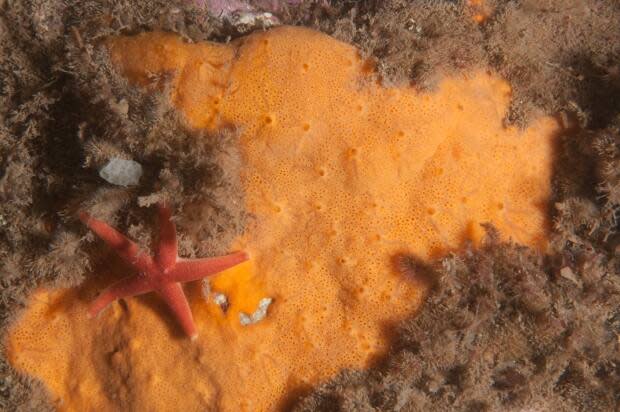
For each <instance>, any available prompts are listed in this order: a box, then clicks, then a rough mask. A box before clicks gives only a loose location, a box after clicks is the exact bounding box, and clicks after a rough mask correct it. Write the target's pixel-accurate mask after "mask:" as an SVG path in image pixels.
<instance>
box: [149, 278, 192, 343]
mask: <svg viewBox="0 0 620 412" xmlns="http://www.w3.org/2000/svg"><path fill="white" fill-rule="evenodd" d="M157 292H158V293H159V295H160V296H161V297H162V298H163V299H164V300H165V301H166V303H167V304H168V306H169V307H170V309H171V310H172V312H173V313H174V316H175V317H176V318H177V320H178V321H179V323H180V324H181V327H182V328H183V331H185V333H186V334H187V336H189V337H190V338H191V339H195V338H196V336H198V332H197V331H196V326H195V325H194V318H193V317H192V311H191V310H190V308H189V304H188V303H187V299H186V298H185V294H184V293H183V288H182V287H181V284H180V283H176V282H173V283H166V284H165V285H162V287H161V288H158V289H157Z"/></svg>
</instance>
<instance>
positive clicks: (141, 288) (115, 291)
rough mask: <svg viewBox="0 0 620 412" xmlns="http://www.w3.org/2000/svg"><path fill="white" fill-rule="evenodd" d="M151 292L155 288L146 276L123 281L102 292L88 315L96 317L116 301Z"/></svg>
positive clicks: (92, 304) (91, 305)
mask: <svg viewBox="0 0 620 412" xmlns="http://www.w3.org/2000/svg"><path fill="white" fill-rule="evenodd" d="M151 290H153V286H152V285H151V283H150V282H149V280H148V279H147V278H146V277H145V276H134V277H131V278H126V279H122V280H120V281H118V282H116V283H115V284H113V285H112V286H110V287H109V288H107V289H106V290H104V291H103V292H101V294H100V295H99V296H98V297H97V299H95V300H94V301H93V303H91V304H90V307H89V308H88V313H89V315H90V316H92V317H95V316H97V315H98V314H99V312H101V311H102V310H103V309H104V308H105V307H106V306H108V305H109V304H110V303H112V302H114V301H115V300H116V299H120V298H126V297H130V296H135V295H141V294H143V293H146V292H150V291H151Z"/></svg>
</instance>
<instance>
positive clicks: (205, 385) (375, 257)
mask: <svg viewBox="0 0 620 412" xmlns="http://www.w3.org/2000/svg"><path fill="white" fill-rule="evenodd" d="M107 45H108V47H109V49H110V52H111V56H112V60H113V62H114V63H115V64H116V65H117V67H119V68H120V70H121V71H122V72H123V73H124V74H125V75H127V76H128V77H129V78H130V80H132V81H135V82H137V83H139V84H146V81H147V78H148V76H149V75H151V74H161V73H169V74H170V76H172V82H173V87H172V90H171V96H170V97H171V99H172V101H173V103H174V105H175V106H176V107H178V109H179V110H180V111H181V112H182V113H183V114H184V116H185V118H186V120H187V123H188V126H189V127H191V128H208V129H215V128H218V127H220V126H222V125H225V124H231V123H232V124H235V125H238V126H239V127H240V130H241V131H242V135H241V139H240V150H241V153H242V156H243V159H244V169H243V171H242V181H243V186H244V188H245V196H246V207H247V210H248V212H249V213H250V214H251V215H252V216H253V218H252V219H251V220H250V221H251V223H250V224H249V226H248V227H247V230H246V232H245V234H244V235H243V236H242V237H241V238H239V239H238V240H237V241H236V242H235V244H233V245H231V250H236V249H244V250H246V251H248V252H249V253H250V255H251V257H252V260H251V262H249V263H246V264H244V265H241V266H240V267H237V268H233V269H231V270H229V271H227V272H226V273H223V274H221V275H218V276H217V277H216V278H214V280H213V281H212V289H213V290H215V291H218V292H222V293H224V294H226V295H227V296H228V297H229V299H230V303H231V307H230V310H229V311H228V313H227V314H226V315H224V314H223V313H222V312H221V311H220V309H219V307H217V306H216V305H215V304H214V303H213V302H212V301H204V299H202V298H201V297H200V295H199V294H198V293H193V294H191V293H190V295H189V300H190V304H191V307H192V311H193V313H194V317H195V319H196V325H197V327H198V329H199V338H198V340H197V341H196V342H194V343H191V342H190V341H189V340H186V339H183V338H182V337H181V336H180V335H179V333H178V331H177V330H176V329H174V324H172V323H170V322H169V321H168V320H167V319H168V318H167V314H166V312H165V311H164V310H162V306H161V304H160V302H159V301H158V300H157V298H156V297H154V296H153V297H151V296H148V295H147V296H145V297H141V298H132V299H128V300H126V304H119V303H115V304H113V305H112V308H111V310H109V311H108V312H106V313H104V314H102V316H101V317H100V318H98V319H96V320H90V321H89V320H88V319H87V318H86V302H85V301H84V300H83V298H80V296H88V295H89V294H92V293H93V290H94V289H95V288H94V287H93V286H92V285H87V286H84V287H83V288H82V289H76V290H70V291H41V292H40V293H39V294H38V295H37V298H36V299H34V300H33V302H32V303H31V305H30V308H29V310H28V311H27V312H26V314H25V315H24V316H23V318H22V319H21V321H20V322H19V323H18V324H17V325H16V326H15V328H14V329H13V331H12V334H11V336H10V339H9V356H10V359H11V361H12V363H13V365H15V366H16V367H17V368H19V369H20V370H22V371H24V372H27V373H29V374H31V375H34V376H37V377H39V378H41V379H43V380H44V381H45V383H46V384H47V386H48V388H49V389H50V391H51V393H52V394H53V396H54V397H55V398H56V399H57V400H58V406H59V408H60V409H63V410H71V411H74V410H88V409H93V408H95V409H96V410H98V411H104V410H117V409H124V410H126V409H132V408H138V409H140V410H171V409H174V410H199V409H200V410H204V409H208V408H213V409H217V410H223V411H239V410H245V411H263V410H272V409H277V408H279V407H281V406H282V405H283V404H284V402H286V400H287V396H293V395H294V394H295V393H298V391H299V390H300V388H304V387H307V386H309V385H315V384H317V383H318V382H319V381H321V380H324V379H327V378H329V377H330V376H332V375H334V374H335V373H337V372H338V371H339V370H340V369H341V368H347V367H353V368H363V367H366V366H368V363H369V361H370V360H371V359H372V358H373V357H375V356H377V355H379V354H381V353H382V352H384V351H385V350H386V349H387V345H388V343H389V341H388V337H387V334H386V330H387V329H388V328H389V326H390V325H393V324H395V323H396V322H398V321H399V320H401V319H402V318H403V317H405V316H406V315H407V314H410V313H412V312H413V311H415V310H416V309H417V308H418V307H419V305H420V303H421V300H422V297H423V294H424V290H422V288H421V286H420V285H416V284H415V283H414V282H411V281H410V280H409V279H405V278H404V277H403V276H402V275H401V274H398V273H395V272H394V270H393V268H392V266H391V258H392V257H393V256H394V255H395V254H397V253H399V252H403V251H408V252H412V253H414V254H416V255H418V256H419V257H422V258H431V257H436V256H440V255H442V254H445V253H446V252H448V251H450V250H458V249H459V248H461V247H462V246H463V245H464V243H465V242H466V241H468V240H472V241H474V243H478V242H479V241H480V239H481V236H482V233H483V231H482V229H481V227H480V223H483V222H489V221H491V222H493V224H494V225H495V226H496V227H497V228H498V229H499V230H500V232H501V234H502V236H503V237H504V238H505V239H508V238H512V239H514V240H515V241H518V242H521V243H524V244H527V245H530V246H534V247H540V248H544V247H545V245H546V242H547V230H548V227H549V220H548V216H547V213H546V210H547V207H548V201H549V197H550V191H551V189H550V180H551V164H552V145H553V136H554V135H555V134H556V133H557V131H558V125H557V123H556V122H555V121H554V120H553V119H551V118H541V119H539V120H537V121H536V122H535V123H534V124H532V125H531V126H530V128H528V129H527V130H525V131H519V130H517V129H515V128H512V127H508V128H506V127H504V126H503V125H502V120H503V117H504V115H505V112H506V109H507V105H508V103H509V100H510V87H509V85H508V84H506V82H504V81H503V80H501V79H499V78H497V77H495V76H493V75H491V74H487V73H482V72H480V73H473V74H471V75H470V76H468V77H458V78H450V79H445V80H444V81H443V82H441V84H440V85H439V86H438V88H437V90H436V91H434V92H433V93H419V92H416V91H415V90H413V89H411V88H408V87H403V88H390V89H387V88H383V87H382V86H381V85H380V84H377V82H375V81H373V80H372V77H370V76H369V73H368V72H367V70H366V69H365V67H366V66H365V65H364V62H363V61H362V60H361V59H360V57H359V55H358V53H357V51H356V50H355V49H354V48H353V47H351V46H349V45H347V44H343V43H340V42H338V41H336V40H334V39H332V38H330V37H328V36H326V35H323V34H320V33H317V32H314V31H311V30H307V29H301V28H291V27H282V28H278V29H274V30H271V31H269V32H266V33H256V34H252V35H250V36H248V37H245V38H243V39H240V40H237V41H235V42H233V43H231V44H229V45H219V44H213V43H200V44H187V43H184V42H183V41H181V40H180V39H179V38H178V37H176V36H174V35H169V34H163V33H150V34H142V35H138V36H135V37H119V38H113V39H110V40H109V41H108V43H107ZM120 270H121V269H118V268H117V269H116V272H114V273H122V272H119V271H120ZM102 275H103V273H99V272H97V273H96V274H95V275H94V276H95V277H99V276H102ZM266 296H268V297H273V298H274V299H275V301H274V304H273V305H272V306H271V307H270V308H269V311H268V315H267V318H266V319H265V320H263V321H262V322H260V323H258V324H256V325H251V326H245V327H244V326H241V325H240V324H239V319H238V315H239V312H240V311H243V312H247V313H251V312H252V311H253V310H254V309H255V308H256V305H257V303H258V301H259V300H260V299H261V298H263V297H266ZM50 308H55V309H53V310H52V309H50ZM42 354H44V355H42Z"/></svg>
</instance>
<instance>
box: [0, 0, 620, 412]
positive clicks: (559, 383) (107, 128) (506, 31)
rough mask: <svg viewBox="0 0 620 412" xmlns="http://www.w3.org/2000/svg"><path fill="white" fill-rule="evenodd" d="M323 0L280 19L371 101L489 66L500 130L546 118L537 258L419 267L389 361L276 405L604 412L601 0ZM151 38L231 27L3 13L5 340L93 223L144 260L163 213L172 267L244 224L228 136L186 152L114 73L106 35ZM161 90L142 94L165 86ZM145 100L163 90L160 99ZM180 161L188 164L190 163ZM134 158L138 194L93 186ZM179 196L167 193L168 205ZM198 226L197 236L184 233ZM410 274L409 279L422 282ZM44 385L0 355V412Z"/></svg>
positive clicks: (472, 255) (611, 23)
mask: <svg viewBox="0 0 620 412" xmlns="http://www.w3.org/2000/svg"><path fill="white" fill-rule="evenodd" d="M485 4H486V10H487V11H488V12H489V14H488V16H487V19H486V20H485V21H484V22H483V23H482V24H477V23H476V22H475V21H474V20H473V15H474V11H473V10H472V8H471V7H469V6H467V5H466V4H465V2H460V1H447V0H446V1H403V0H387V1H379V0H376V1H325V0H321V1H318V2H304V3H302V4H301V5H300V6H297V7H289V8H286V7H284V8H282V9H280V14H279V16H278V17H279V18H280V20H281V21H282V22H283V23H287V24H298V25H305V26H308V27H312V28H315V29H318V30H322V31H324V32H326V33H328V34H331V35H333V36H335V37H337V38H339V39H341V40H344V41H347V42H350V43H353V44H355V45H357V46H358V47H359V48H360V49H361V52H362V53H363V54H364V55H365V56H367V57H368V58H369V63H371V64H373V65H374V66H375V67H376V68H377V76H379V77H380V78H381V79H382V81H383V82H384V84H386V86H390V85H400V84H404V83H410V84H412V85H413V86H414V87H418V88H421V89H432V88H433V87H434V85H435V84H436V83H437V80H438V79H440V78H441V77H442V76H445V75H447V74H453V73H459V72H466V71H468V70H471V69H472V68H480V67H488V68H489V69H491V70H494V71H496V72H498V73H500V74H501V75H503V76H504V77H506V78H507V79H508V80H509V81H510V83H511V84H512V86H513V101H512V105H511V110H510V113H509V115H508V116H507V118H506V122H507V123H515V124H518V125H524V124H526V123H527V122H528V120H529V119H531V118H532V116H534V115H536V114H538V113H548V114H556V115H558V116H559V117H560V119H561V120H562V121H563V122H565V124H566V126H567V132H566V134H565V135H564V136H562V139H561V143H560V145H559V146H560V147H559V148H558V160H557V162H556V173H555V181H554V188H555V199H554V202H555V204H554V206H553V210H552V211H550V213H552V214H553V216H554V219H555V222H556V224H555V229H554V234H553V248H552V252H551V253H550V254H549V255H546V256H539V255H537V254H536V253H534V252H533V251H531V250H528V249H527V248H523V247H520V246H519V245H512V244H499V243H498V242H497V240H496V238H495V237H494V236H493V231H492V229H489V230H490V233H491V235H490V237H489V239H488V241H487V244H486V245H485V247H484V248H483V249H482V250H479V251H465V252H463V254H462V255H459V256H450V257H447V258H445V259H443V260H441V261H438V262H435V263H434V264H431V265H429V266H428V267H426V266H424V267H422V266H420V264H419V263H417V262H416V260H415V257H406V256H405V257H400V258H399V259H396V260H398V262H397V263H398V264H399V268H400V269H401V270H403V271H405V272H407V273H411V274H412V275H415V274H418V275H419V274H421V273H424V274H426V276H427V278H428V279H429V280H430V281H433V282H435V283H436V285H435V292H434V293H433V294H432V295H431V296H430V297H429V301H428V302H427V304H426V306H425V309H424V310H423V311H422V312H421V314H420V315H419V316H418V317H415V318H412V319H409V320H407V321H405V322H403V325H402V326H401V328H400V329H399V330H398V331H396V332H395V338H394V345H393V348H392V350H391V351H390V353H389V354H387V355H386V356H385V358H384V359H382V360H380V361H379V362H377V364H376V365H375V366H374V367H373V368H371V369H370V370H366V371H343V372H342V373H341V374H340V375H338V376H337V377H335V378H334V379H333V380H331V381H329V382H326V383H324V384H322V385H321V386H320V387H318V388H315V389H312V388H310V389H308V390H306V391H302V392H304V393H305V396H304V397H302V398H301V399H298V398H291V399H290V402H289V403H288V405H290V407H291V408H293V409H298V410H321V411H323V410H351V411H363V410H373V411H375V410H376V411H384V410H485V409H486V410H506V409H511V408H513V409H514V408H520V407H527V408H530V409H532V408H540V409H552V410H553V409H558V410H584V411H585V410H587V411H591V410H592V411H593V410H614V409H617V408H618V407H619V402H620V400H619V399H618V396H619V395H618V394H620V360H619V355H618V353H619V348H618V345H619V344H618V336H619V335H620V311H619V309H618V308H619V307H620V302H619V300H618V299H619V298H618V294H619V287H620V286H619V273H620V267H619V266H620V263H619V260H620V257H619V254H620V250H619V246H618V244H619V242H620V241H619V237H618V233H617V231H618V220H617V218H618V213H619V208H620V172H619V171H620V164H619V163H620V141H619V139H620V137H619V133H618V127H620V117H619V116H620V4H619V3H618V2H616V1H614V0H606V1H605V0H540V1H534V0H531V1H499V0H496V1H487V2H485ZM154 29H162V30H167V31H172V32H176V33H179V34H181V35H182V36H183V37H185V38H186V39H187V40H188V41H200V40H205V39H210V40H218V41H226V40H227V39H230V38H233V37H235V36H238V35H240V30H236V28H235V27H233V26H231V25H230V24H227V23H225V22H223V21H222V20H221V19H219V18H217V17H212V16H209V15H208V13H206V12H205V11H204V10H201V9H197V8H195V7H193V6H192V5H191V3H190V2H189V1H183V2H181V1H179V2H169V1H163V0H157V1H129V0H120V1H108V0H104V1H90V0H89V1H61V0H51V1H33V0H25V1H20V2H18V1H9V0H0V62H2V63H1V65H0V335H2V336H3V337H4V336H5V333H6V330H7V327H8V326H9V325H10V323H11V322H12V321H13V320H14V319H15V317H16V316H18V314H19V311H20V310H21V309H22V308H23V306H24V303H25V299H26V298H27V296H28V295H29V293H30V292H31V291H32V290H33V289H34V288H36V287H38V286H43V285H45V286H50V285H51V286H71V285H75V284H78V283H80V282H81V280H82V279H83V277H84V276H85V275H86V268H88V266H89V264H95V263H96V262H90V260H89V256H90V254H89V245H90V244H91V240H92V237H91V236H88V235H87V232H86V230H85V229H84V228H83V227H82V226H81V225H80V224H79V223H78V222H77V220H76V218H75V212H76V211H77V210H78V209H88V210H90V211H91V212H92V213H93V214H95V215H97V216H99V217H101V218H103V219H105V220H106V221H110V222H114V223H115V224H116V225H118V226H120V227H121V228H122V229H123V230H127V231H128V232H129V233H130V235H131V236H132V237H134V238H136V239H138V240H139V242H140V243H142V244H144V245H147V244H148V242H149V239H150V238H151V236H150V235H151V233H150V230H151V229H150V228H151V227H152V226H153V225H151V224H149V222H150V219H152V213H149V210H148V209H147V208H146V206H148V205H151V204H153V203H155V202H157V201H158V200H161V199H165V198H173V199H174V202H175V204H174V206H175V209H176V210H177V217H178V219H179V221H178V224H179V226H180V227H181V232H183V233H186V236H185V237H184V238H182V239H181V245H180V246H181V254H182V255H185V256H191V255H193V254H204V253H219V252H221V250H219V249H220V248H221V245H223V244H225V243H227V241H228V240H229V239H231V238H232V237H234V236H235V235H236V234H237V233H240V231H241V230H242V228H243V225H244V221H245V219H246V216H244V213H243V210H241V208H240V205H241V204H242V193H241V190H239V187H240V186H239V181H238V178H239V175H238V171H239V159H238V154H237V153H236V152H235V149H234V148H235V144H234V140H235V139H236V132H235V129H234V125H230V127H228V128H226V129H225V130H221V131H220V132H219V134H221V136H220V138H217V139H209V138H197V136H195V135H194V134H192V133H190V132H188V131H187V130H185V129H184V128H183V124H182V122H181V121H180V120H179V119H178V118H177V116H176V114H175V113H174V111H172V110H171V109H170V108H169V107H168V106H167V104H166V102H165V101H164V99H162V98H161V96H162V94H161V93H160V92H158V91H154V92H153V93H150V94H144V93H141V92H140V91H138V90H136V89H134V88H131V87H128V86H127V84H126V83H125V82H124V81H123V79H121V78H120V77H119V76H117V75H116V73H115V72H114V70H113V69H112V68H111V67H110V66H109V63H108V60H107V55H106V53H105V51H104V50H103V49H102V48H101V47H100V41H101V39H103V38H104V37H105V36H107V35H112V34H119V33H122V34H132V33H138V32H141V31H148V30H154ZM165 80H166V79H165V78H163V79H157V78H154V79H153V88H154V89H155V90H161V88H165V83H166V82H165ZM157 88H159V89H157ZM189 147H191V149H192V150H187V149H188V148H189ZM111 156H117V157H121V158H128V159H133V160H136V161H138V162H140V163H141V164H142V165H143V167H144V172H145V175H144V176H143V178H142V180H141V184H140V186H138V187H136V188H118V187H115V186H111V185H109V184H107V183H105V182H104V181H103V180H102V179H100V178H99V176H98V169H99V168H100V167H101V166H102V165H103V164H104V163H105V162H106V161H107V160H108V159H109V158H110V157H111ZM171 195H174V196H171ZM196 222H199V223H198V224H196ZM422 269H424V270H422ZM47 408H49V404H48V403H47V395H46V393H45V391H44V389H43V387H42V385H40V383H38V382H36V381H33V380H32V379H29V378H27V377H23V376H19V375H17V374H16V373H15V371H13V370H12V369H11V368H10V366H9V365H8V364H7V363H6V360H5V358H4V356H3V355H0V410H37V411H40V410H45V409H47Z"/></svg>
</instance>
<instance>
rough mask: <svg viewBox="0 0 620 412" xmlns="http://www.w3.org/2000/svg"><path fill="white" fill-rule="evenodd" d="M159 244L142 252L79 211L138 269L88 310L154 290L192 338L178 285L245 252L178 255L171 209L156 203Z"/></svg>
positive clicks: (217, 269)
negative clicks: (154, 249)
mask: <svg viewBox="0 0 620 412" xmlns="http://www.w3.org/2000/svg"><path fill="white" fill-rule="evenodd" d="M158 208H159V226H160V227H159V246H158V250H157V252H156V253H155V256H149V255H148V254H146V253H143V252H142V251H141V250H140V248H139V247H138V245H136V244H135V243H134V242H133V241H131V240H130V239H128V238H127V237H125V236H124V235H123V234H121V233H120V232H118V231H117V230H116V229H114V228H113V227H111V226H110V225H108V224H106V223H105V222H102V221H101V220H97V219H95V218H93V217H91V216H90V215H89V214H87V213H85V212H82V213H80V220H81V221H82V222H84V224H86V225H87V226H88V227H89V228H90V229H91V230H92V231H93V232H95V233H96V234H97V236H99V237H100V238H101V239H103V241H104V242H105V243H107V244H108V245H109V246H110V247H111V248H112V249H114V250H115V251H116V253H117V254H118V255H119V256H120V257H121V258H123V260H125V261H126V262H127V263H129V264H130V265H131V266H133V267H134V269H136V270H137V271H138V273H137V274H136V275H134V276H131V277H128V278H125V279H123V280H121V281H119V282H117V283H115V284H114V285H112V286H111V287H110V288H108V289H106V290H105V291H103V292H102V293H101V294H100V295H99V297H97V299H95V301H94V302H93V303H92V304H91V306H90V308H89V314H90V315H91V316H93V317H94V316H96V315H97V314H99V312H101V311H102V310H103V309H104V308H105V307H106V306H108V305H109V304H110V303H112V302H113V301H115V300H116V299H120V298H125V297H129V296H135V295H141V294H143V293H147V292H151V291H154V292H157V293H158V294H159V296H161V297H162V298H163V299H164V300H165V301H166V304H167V305H168V306H169V307H170V309H171V310H172V312H173V313H174V315H175V316H176V318H177V320H178V321H179V323H180V324H181V327H182V328H183V330H184V331H185V333H186V334H187V335H188V336H189V337H191V338H192V339H195V338H196V337H197V336H198V332H197V331H196V326H195V325H194V319H193V318H192V312H191V310H190V308H189V304H188V303H187V299H186V298H185V294H184V293H183V288H182V287H181V283H182V282H191V281H193V280H198V279H202V278H204V277H206V276H209V275H212V274H215V273H218V272H221V271H223V270H225V269H228V268H230V267H233V266H235V265H237V264H239V263H241V262H244V261H246V260H247V259H248V255H247V253H245V252H237V253H233V254H230V255H226V256H220V257H213V258H204V259H183V258H179V257H178V252H177V235H176V227H175V225H174V222H172V220H171V216H172V213H171V211H170V209H169V208H168V207H167V206H165V205H161V204H160V205H159V206H158Z"/></svg>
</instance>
